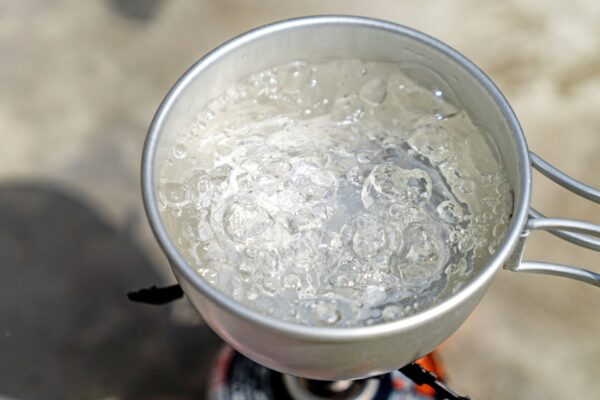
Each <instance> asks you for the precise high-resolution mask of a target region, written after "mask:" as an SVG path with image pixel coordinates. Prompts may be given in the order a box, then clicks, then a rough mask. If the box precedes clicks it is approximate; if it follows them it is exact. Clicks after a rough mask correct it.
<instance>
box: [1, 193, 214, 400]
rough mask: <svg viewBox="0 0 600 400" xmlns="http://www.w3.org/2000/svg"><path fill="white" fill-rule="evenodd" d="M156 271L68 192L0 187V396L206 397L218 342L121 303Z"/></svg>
mask: <svg viewBox="0 0 600 400" xmlns="http://www.w3.org/2000/svg"><path fill="white" fill-rule="evenodd" d="M156 270H157V269H156V268H155V267H154V266H152V265H151V262H150V261H149V260H148V258H147V257H146V256H145V255H144V254H143V253H142V251H141V250H140V249H139V247H138V246H137V245H136V243H135V242H134V240H133V239H132V238H131V237H130V236H129V235H127V234H126V233H123V232H120V231H119V230H118V229H116V228H115V227H113V226H110V225H109V224H107V223H106V222H105V221H103V220H102V218H101V217H99V215H98V214H97V213H96V212H95V211H94V210H93V209H92V208H91V207H89V206H88V205H86V204H84V203H83V202H82V201H81V200H79V199H77V198H76V197H75V196H73V195H71V194H67V193H65V192H63V191H61V190H58V189H57V188H55V187H52V186H45V185H38V184H15V185H4V186H0V397H2V395H5V396H9V397H12V398H16V399H23V400H29V399H82V398H109V397H110V398H121V399H142V398H143V399H158V398H160V399H178V400H179V399H181V400H183V399H192V398H194V399H198V398H203V393H204V392H205V389H206V382H207V378H208V374H209V372H210V368H211V365H212V362H213V359H214V357H215V355H216V352H217V351H218V350H219V348H220V347H221V346H220V343H221V341H220V340H219V339H218V338H217V336H216V335H215V334H214V333H213V332H212V331H211V330H210V329H209V328H208V327H206V326H189V325H188V326H181V325H175V324H174V323H173V322H172V318H171V314H172V313H171V311H172V310H171V307H172V305H165V306H159V307H152V306H148V305H143V304H137V303H132V302H130V301H128V300H127V297H126V293H127V292H128V291H131V290H135V289H138V288H142V287H146V286H151V285H156V284H161V282H160V276H159V275H158V274H157V273H156ZM180 301H186V300H180Z"/></svg>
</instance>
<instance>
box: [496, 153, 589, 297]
mask: <svg viewBox="0 0 600 400" xmlns="http://www.w3.org/2000/svg"><path fill="white" fill-rule="evenodd" d="M531 163H532V165H533V167H534V168H535V169H537V170H538V171H539V172H541V173H542V174H543V175H545V176H546V177H548V178H549V179H551V180H552V181H554V182H556V183H558V184H559V185H560V186H562V187H564V188H565V189H567V190H569V191H571V192H573V193H576V194H578V195H580V196H582V197H584V198H586V199H588V200H591V201H593V202H595V203H600V190H598V189H595V188H593V187H591V186H588V185H586V184H584V183H582V182H579V181H578V180H576V179H573V178H571V177H570V176H568V175H566V174H565V173H563V172H561V171H559V170H558V169H556V168H555V167H553V166H552V165H550V164H548V163H547V162H546V161H544V160H543V159H542V158H540V157H539V156H537V155H536V154H534V153H531ZM538 229H541V230H546V231H548V232H550V233H552V234H553V235H556V236H558V237H560V238H562V239H565V240H567V241H569V242H571V243H574V244H577V245H579V246H583V247H586V248H588V249H591V250H595V251H600V225H596V224H592V223H589V222H585V221H578V220H573V219H562V218H547V217H545V216H544V215H543V214H542V213H540V212H538V211H536V210H535V209H533V208H531V209H530V210H529V219H528V220H527V224H526V226H525V230H524V231H523V233H521V238H520V240H519V242H517V246H516V248H515V251H514V252H513V254H512V256H511V257H510V258H509V259H508V261H507V262H506V264H505V265H504V268H505V269H508V270H511V271H515V272H534V273H538V274H546V275H555V276H561V277H565V278H571V279H576V280H578V281H581V282H585V283H589V284H590V285H594V286H597V287H600V274H598V273H595V272H592V271H588V270H586V269H582V268H577V267H572V266H569V265H562V264H555V263H547V262H539V261H523V253H524V251H525V242H526V241H527V238H528V237H529V235H530V233H531V231H534V230H538Z"/></svg>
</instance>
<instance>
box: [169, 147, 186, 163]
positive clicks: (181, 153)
mask: <svg viewBox="0 0 600 400" xmlns="http://www.w3.org/2000/svg"><path fill="white" fill-rule="evenodd" d="M171 152H172V153H173V157H175V158H178V159H182V158H185V156H186V155H187V147H186V146H185V144H183V143H176V144H175V145H174V146H173V148H172V150H171Z"/></svg>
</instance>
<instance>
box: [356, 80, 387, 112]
mask: <svg viewBox="0 0 600 400" xmlns="http://www.w3.org/2000/svg"><path fill="white" fill-rule="evenodd" d="M359 95H360V98H361V100H362V101H364V102H365V103H367V104H368V105H371V106H378V105H380V104H381V103H383V101H384V100H385V96H386V95H387V88H386V85H385V83H384V82H383V81H382V80H381V79H371V80H370V81H368V82H367V83H365V84H364V85H363V86H362V87H361V88H360V93H359Z"/></svg>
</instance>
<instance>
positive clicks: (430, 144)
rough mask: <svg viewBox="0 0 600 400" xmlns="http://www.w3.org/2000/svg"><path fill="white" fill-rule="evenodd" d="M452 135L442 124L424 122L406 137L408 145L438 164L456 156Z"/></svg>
mask: <svg viewBox="0 0 600 400" xmlns="http://www.w3.org/2000/svg"><path fill="white" fill-rule="evenodd" d="M454 141H455V139H453V137H452V135H450V133H449V132H448V131H447V130H446V129H445V128H444V127H442V126H439V125H434V124H424V125H421V126H419V127H418V128H417V129H416V130H415V131H414V132H413V134H412V135H411V136H410V138H409V139H408V143H409V144H410V146H411V147H412V148H413V149H414V150H415V151H417V152H418V153H419V154H422V155H424V156H425V157H427V158H429V159H430V160H431V161H432V162H433V163H436V164H440V163H443V162H445V161H447V160H448V159H449V158H451V157H455V156H456V147H457V146H456V145H455V143H454Z"/></svg>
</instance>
